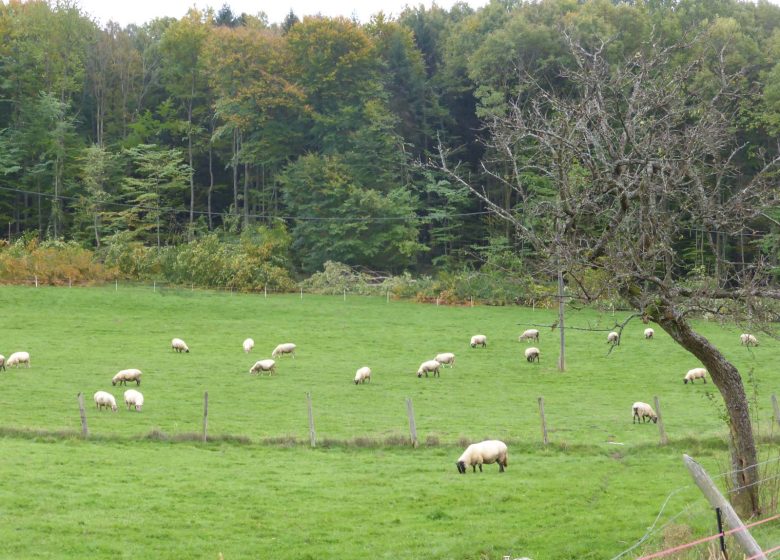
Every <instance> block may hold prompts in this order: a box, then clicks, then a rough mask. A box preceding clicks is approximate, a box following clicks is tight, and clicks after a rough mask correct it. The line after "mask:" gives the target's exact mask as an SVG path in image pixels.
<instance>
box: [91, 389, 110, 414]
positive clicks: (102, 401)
mask: <svg viewBox="0 0 780 560" xmlns="http://www.w3.org/2000/svg"><path fill="white" fill-rule="evenodd" d="M92 398H93V399H95V406H96V407H97V409H98V410H103V407H104V406H105V407H106V408H109V407H111V410H113V411H114V412H116V399H115V398H114V395H112V394H111V393H106V392H105V391H98V392H97V393H95V396H94V397H92Z"/></svg>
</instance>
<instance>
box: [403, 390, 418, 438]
mask: <svg viewBox="0 0 780 560" xmlns="http://www.w3.org/2000/svg"><path fill="white" fill-rule="evenodd" d="M406 415H407V416H409V436H410V437H411V439H412V447H417V446H418V445H419V443H418V441H417V423H416V422H415V421H414V407H413V406H412V399H411V398H407V399H406Z"/></svg>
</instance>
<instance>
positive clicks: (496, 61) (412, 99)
mask: <svg viewBox="0 0 780 560" xmlns="http://www.w3.org/2000/svg"><path fill="white" fill-rule="evenodd" d="M567 36H569V37H571V36H575V37H577V39H578V41H580V42H581V43H582V44H584V45H589V46H597V45H599V44H600V42H603V43H604V45H605V46H604V48H605V49H606V52H605V57H606V59H607V60H610V61H613V62H614V63H618V62H623V61H626V60H630V59H631V58H632V57H634V56H636V55H637V53H639V52H641V51H642V50H643V49H645V48H647V44H648V42H650V41H652V42H653V48H663V46H664V45H671V44H673V43H679V42H681V41H683V40H685V39H687V38H692V37H696V38H697V41H695V42H693V43H691V44H692V45H694V46H693V47H692V48H691V49H690V50H688V51H680V52H677V53H675V56H674V57H673V58H672V59H671V60H670V62H669V64H670V66H671V65H674V66H679V67H684V66H685V65H686V64H694V63H695V64H698V66H697V68H696V69H695V72H693V73H692V75H693V76H694V79H693V81H692V82H691V83H690V84H689V86H690V87H691V88H699V89H701V90H706V89H707V88H710V89H711V88H713V87H714V84H716V82H717V80H718V79H719V76H718V75H716V74H714V73H713V71H712V69H713V68H714V67H715V64H714V62H716V61H717V62H718V63H720V62H723V63H724V64H725V66H726V67H728V68H729V69H730V70H731V71H732V73H731V74H730V75H734V76H736V78H735V79H738V80H739V83H738V84H737V85H738V88H737V89H738V93H739V95H736V96H735V97H734V103H736V104H738V106H739V107H738V108H739V110H738V111H737V112H736V113H735V114H736V115H737V116H736V118H735V119H734V121H733V122H732V123H731V125H732V127H733V128H734V129H735V130H736V131H737V135H738V136H739V137H740V138H741V140H742V141H743V142H744V143H745V145H747V146H749V148H748V149H746V150H744V151H741V152H740V153H739V155H738V157H737V158H736V160H735V161H734V162H733V163H734V165H735V166H736V168H737V173H738V174H740V175H742V176H745V177H750V176H751V175H752V174H754V173H755V172H756V170H757V168H758V167H759V160H760V159H761V158H763V157H765V156H766V154H767V153H769V154H771V153H776V152H777V135H778V132H780V62H778V61H779V60H780V7H777V6H774V5H772V4H770V3H768V2H765V1H760V2H758V3H742V2H737V1H735V0H683V1H666V0H647V1H644V2H611V1H607V0H597V1H594V2H585V3H582V2H577V1H576V0H543V1H540V2H519V1H514V0H493V1H492V2H491V3H490V4H488V5H487V6H486V7H484V8H481V9H479V10H477V11H474V10H472V9H470V8H469V7H467V6H466V5H465V4H456V5H455V6H454V7H453V8H452V9H450V10H444V9H442V8H439V7H436V6H434V7H432V8H430V9H426V8H423V7H416V8H407V9H406V10H405V11H403V12H402V13H401V14H400V15H399V16H398V17H397V18H395V19H391V18H388V17H386V16H384V15H383V14H381V13H380V14H376V15H375V17H374V18H373V19H372V20H371V21H370V22H369V23H366V24H362V25H361V24H358V23H356V22H354V21H350V20H347V19H340V18H324V17H302V18H299V17H298V16H297V15H296V14H293V13H290V14H289V16H288V17H287V18H285V20H284V22H282V23H281V24H269V22H268V21H267V20H266V19H265V18H264V17H263V16H262V15H259V16H252V15H247V14H240V15H237V14H234V13H232V11H231V10H230V8H229V7H227V6H225V7H223V8H222V9H221V10H219V11H218V12H212V11H204V12H199V11H195V10H192V11H190V12H189V13H187V14H186V15H184V16H183V17H181V18H180V19H157V20H154V21H151V22H148V23H146V24H144V25H143V26H135V25H130V26H127V27H124V28H123V27H120V26H118V25H116V24H114V23H109V24H107V25H105V26H103V27H100V26H98V25H97V24H96V23H95V22H94V21H92V20H91V18H90V16H89V14H85V13H83V12H82V11H81V10H80V9H79V8H78V7H77V6H76V5H75V4H72V3H70V2H67V1H64V2H57V3H56V4H52V3H49V2H46V1H41V0H33V1H28V2H24V3H22V2H19V1H18V0H11V1H10V2H7V3H3V4H0V38H1V40H0V227H1V228H2V229H3V230H5V231H2V232H1V233H2V235H3V236H6V235H7V236H8V237H9V238H11V239H13V238H15V237H18V236H20V235H36V236H39V237H40V238H54V239H57V238H61V239H66V240H75V241H77V242H79V243H81V244H83V246H85V247H89V248H93V249H96V250H109V249H108V248H110V247H111V246H112V245H114V244H117V243H124V244H127V243H140V244H144V245H146V246H170V245H178V244H182V243H186V242H188V241H191V240H193V239H196V238H200V237H203V236H205V235H209V234H210V233H211V232H216V233H217V234H219V235H220V236H222V238H223V239H224V238H234V239H238V238H239V235H240V234H241V233H242V232H247V231H251V230H253V229H254V228H257V227H258V226H268V227H274V228H278V227H280V224H283V226H284V227H285V228H286V230H287V231H288V232H289V235H290V238H291V253H292V256H293V261H294V266H295V267H296V268H297V269H298V270H301V271H303V272H311V271H314V270H317V269H319V268H321V266H322V264H323V263H324V262H325V261H326V260H336V261H342V262H345V263H349V264H354V265H366V266H369V267H372V268H375V269H383V270H395V271H399V270H403V269H407V268H417V269H418V270H419V269H425V268H427V267H429V266H430V265H431V264H443V265H452V266H455V265H461V264H463V263H469V262H471V263H478V262H481V258H482V256H481V255H480V252H484V251H493V252H496V251H505V250H508V251H511V253H512V254H515V255H520V256H521V257H522V256H524V254H525V253H529V254H530V253H532V252H533V251H532V249H531V248H530V247H528V248H526V247H525V246H524V245H523V242H522V241H521V240H520V239H518V238H517V237H516V236H515V232H514V230H513V229H512V228H510V227H509V225H508V223H509V222H506V221H503V220H496V219H494V218H493V217H491V214H488V213H487V212H486V210H487V209H489V206H490V205H488V204H486V203H485V201H484V200H480V199H479V198H477V197H473V196H471V195H470V194H469V193H468V189H464V188H463V187H462V185H458V184H457V182H452V181H450V180H448V177H447V175H446V174H445V173H442V172H441V167H442V166H435V165H433V166H432V165H429V162H430V161H436V160H437V158H439V157H440V151H439V147H440V146H446V147H448V148H449V149H450V151H449V152H448V154H449V155H448V157H449V162H448V164H449V165H450V166H451V165H453V164H454V163H455V162H456V161H457V162H460V166H461V167H460V171H461V172H465V174H466V175H467V176H469V181H470V182H471V184H478V185H480V188H481V189H482V191H483V192H484V195H485V197H486V198H487V199H488V200H490V201H492V202H493V203H494V204H495V205H497V206H498V207H499V208H501V209H503V210H505V211H506V212H509V213H511V214H514V215H522V213H523V201H522V200H521V199H520V198H519V197H518V196H517V190H516V189H514V188H512V185H511V184H507V183H506V182H505V181H502V180H500V178H501V177H502V176H511V170H509V169H508V168H507V169H505V171H506V173H503V174H502V172H501V169H500V166H502V165H503V166H511V165H512V164H513V163H512V162H511V161H510V160H508V159H507V158H506V157H504V155H505V154H500V153H499V152H500V151H501V149H502V148H501V144H500V142H496V141H495V140H496V139H495V138H493V137H492V132H491V130H490V127H486V126H485V123H489V122H490V119H493V118H496V117H501V116H503V115H506V114H507V113H508V111H510V109H511V108H512V107H515V106H518V105H522V104H523V103H524V102H527V101H529V100H530V97H531V96H534V95H538V92H539V91H540V89H541V90H542V91H549V92H553V93H554V94H555V95H556V96H560V95H563V96H565V95H567V94H570V95H572V96H574V95H576V94H577V92H576V91H574V90H572V89H571V80H570V79H569V78H568V76H569V75H570V74H571V72H573V71H574V70H576V64H577V60H576V57H573V56H572V55H571V52H570V50H569V49H568V48H567V43H566V41H565V39H564V38H565V37H567ZM702 60H704V63H702V62H700V61H702ZM708 60H710V61H712V62H713V64H707V61H708ZM670 75H671V73H670ZM759 156H761V157H759ZM485 161H495V162H497V164H498V165H499V168H498V169H497V168H496V167H495V166H492V167H491V168H490V170H489V171H490V172H486V171H487V170H486V169H485V168H484V167H483V163H484V162H485ZM522 168H523V169H525V170H526V171H525V172H524V174H523V175H522V176H521V177H515V179H517V180H522V181H523V182H524V183H525V184H526V185H528V186H529V188H532V189H535V190H536V191H537V192H538V193H542V194H544V193H545V192H548V191H550V190H551V189H553V186H552V185H551V183H550V182H549V181H547V180H546V179H545V174H544V173H538V174H534V173H533V172H532V171H529V170H530V169H531V167H530V166H525V165H524V166H522ZM461 176H463V173H461ZM534 220H544V216H543V215H541V216H540V215H538V214H534V215H530V214H529V215H528V219H527V220H526V221H525V222H524V223H527V224H529V225H530V227H533V223H531V222H533V221H534ZM778 223H780V212H778V211H777V209H773V208H767V209H766V211H765V212H763V213H762V215H761V217H760V218H758V219H756V220H754V221H753V222H751V223H747V224H745V231H744V235H740V236H734V235H732V234H730V232H725V231H723V232H721V231H717V228H715V231H713V229H712V228H711V227H708V228H704V227H702V228H701V230H697V229H691V230H690V231H687V232H685V235H683V236H682V237H681V238H680V239H677V240H675V243H678V244H680V245H681V246H682V247H683V248H684V249H685V252H686V254H688V255H689V262H688V265H690V267H691V268H693V267H702V268H703V269H705V270H707V271H708V272H710V273H713V274H716V273H717V272H718V271H717V270H715V269H716V268H717V266H716V264H717V260H712V261H707V262H701V261H700V259H703V257H701V252H699V251H697V248H698V247H699V245H700V244H702V243H705V240H706V242H710V240H712V242H713V243H716V244H717V245H718V250H719V251H720V252H721V254H722V255H723V256H724V257H728V259H731V260H738V259H743V260H744V259H747V260H751V259H753V258H755V257H756V255H757V254H758V253H759V252H763V253H764V254H767V255H769V256H770V258H774V257H773V255H776V253H777V244H778V230H777V225H778ZM3 226H4V227H3ZM524 251H525V253H524ZM728 259H726V260H728ZM507 266H514V265H513V264H510V265H507Z"/></svg>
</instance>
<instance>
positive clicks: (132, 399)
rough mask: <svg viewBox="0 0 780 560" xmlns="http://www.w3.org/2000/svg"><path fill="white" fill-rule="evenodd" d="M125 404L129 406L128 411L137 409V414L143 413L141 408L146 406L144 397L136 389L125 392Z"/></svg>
mask: <svg viewBox="0 0 780 560" xmlns="http://www.w3.org/2000/svg"><path fill="white" fill-rule="evenodd" d="M125 404H126V405H127V410H130V407H131V406H133V407H135V410H136V412H141V407H142V406H143V405H144V396H143V395H142V394H141V393H140V392H139V391H136V390H135V389H128V390H127V391H125Z"/></svg>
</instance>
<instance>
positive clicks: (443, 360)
mask: <svg viewBox="0 0 780 560" xmlns="http://www.w3.org/2000/svg"><path fill="white" fill-rule="evenodd" d="M434 360H436V361H437V362H439V363H440V364H442V365H444V364H449V366H450V368H454V367H455V354H453V353H452V352H444V353H442V354H436V357H435V358H434Z"/></svg>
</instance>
